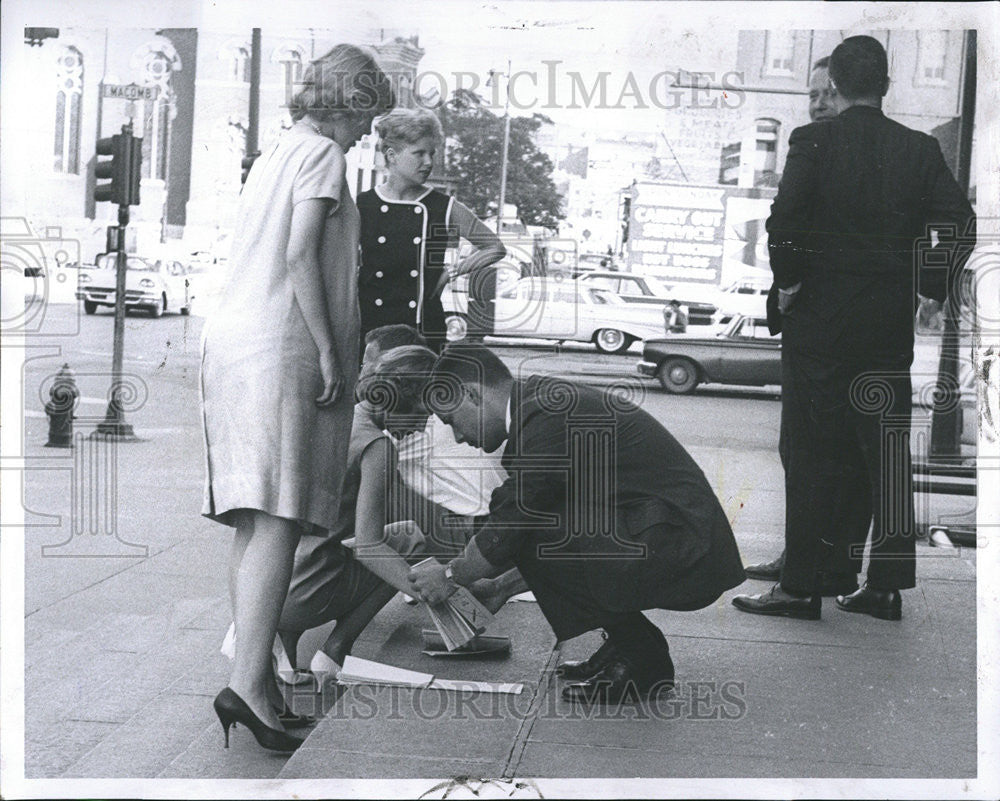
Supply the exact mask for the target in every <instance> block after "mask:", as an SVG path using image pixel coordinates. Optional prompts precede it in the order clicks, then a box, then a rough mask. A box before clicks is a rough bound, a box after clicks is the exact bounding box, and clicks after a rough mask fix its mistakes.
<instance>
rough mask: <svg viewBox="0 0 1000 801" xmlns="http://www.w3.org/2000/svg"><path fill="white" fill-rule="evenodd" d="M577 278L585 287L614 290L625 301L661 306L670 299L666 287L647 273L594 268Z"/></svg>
mask: <svg viewBox="0 0 1000 801" xmlns="http://www.w3.org/2000/svg"><path fill="white" fill-rule="evenodd" d="M577 280H578V281H580V282H581V283H583V284H584V285H585V286H587V287H591V286H593V287H596V288H598V289H607V290H608V291H609V292H614V293H615V294H616V295H618V297H620V298H621V299H622V300H624V301H625V302H626V303H651V304H653V305H654V306H657V307H661V308H662V307H663V306H665V305H666V304H667V303H669V302H670V300H671V297H670V294H669V293H668V292H667V288H666V287H665V286H664V285H663V284H662V283H660V281H659V280H657V279H656V278H653V277H652V276H648V275H637V274H636V273H619V272H613V271H610V270H594V271H593V272H589V273H583V274H582V275H581V276H580V277H579V278H578V279H577Z"/></svg>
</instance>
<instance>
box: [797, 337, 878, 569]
mask: <svg viewBox="0 0 1000 801" xmlns="http://www.w3.org/2000/svg"><path fill="white" fill-rule="evenodd" d="M787 354H788V349H787V348H786V349H785V350H783V351H782V354H781V359H782V386H781V428H780V433H779V434H778V456H779V457H780V458H781V467H782V469H783V470H784V471H785V472H786V473H787V471H788V448H789V442H788V439H789V428H790V426H789V425H788V421H789V419H790V418H791V417H792V416H793V414H794V405H795V389H796V386H795V379H794V376H793V375H792V374H791V371H790V370H789V369H788V366H787V364H786V362H787V359H788V355H787ZM786 406H787V407H790V408H789V410H788V411H786ZM844 446H845V459H846V465H845V472H844V486H843V493H844V502H843V508H842V511H841V514H840V516H839V517H838V520H837V526H836V528H835V530H834V532H833V539H831V540H826V539H824V540H821V560H822V568H821V570H822V572H824V573H827V574H844V575H852V576H856V575H857V574H858V573H860V572H861V561H862V557H863V556H864V552H865V541H866V540H867V539H868V531H869V529H870V528H871V524H872V490H871V483H870V481H869V479H868V468H867V466H866V465H865V459H864V453H863V452H862V450H861V443H860V442H859V441H858V439H857V438H855V437H848V438H847V440H846V441H845V443H844Z"/></svg>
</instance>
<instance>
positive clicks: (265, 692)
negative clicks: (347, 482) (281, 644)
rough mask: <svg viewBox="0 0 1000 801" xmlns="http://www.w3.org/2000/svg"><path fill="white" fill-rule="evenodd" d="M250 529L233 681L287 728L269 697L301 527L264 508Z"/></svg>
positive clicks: (263, 715) (239, 577)
mask: <svg viewBox="0 0 1000 801" xmlns="http://www.w3.org/2000/svg"><path fill="white" fill-rule="evenodd" d="M244 528H245V527H243V528H241V529H238V530H237V535H236V536H237V538H238V539H239V538H243V537H246V538H247V539H248V541H247V542H246V543H245V546H244V547H243V555H242V559H241V560H240V564H239V566H238V567H237V568H236V581H235V585H236V586H235V589H236V592H235V596H236V603H235V606H234V617H235V622H236V658H235V659H234V660H233V672H232V675H231V677H230V679H229V686H230V687H231V688H232V689H233V691H235V692H236V693H237V694H238V695H239V696H240V697H241V698H242V699H243V700H244V701H246V703H247V705H248V706H249V707H250V709H251V710H253V712H254V714H255V715H257V717H259V718H260V719H261V720H262V721H264V723H266V724H267V725H268V726H270V727H271V728H274V729H282V726H281V723H280V722H279V721H278V716H277V713H276V712H275V711H274V709H273V708H272V706H271V703H270V700H269V699H270V697H271V696H272V695H273V690H272V688H273V686H274V676H273V672H272V669H271V649H272V647H273V645H274V635H275V633H276V631H277V628H278V619H279V617H280V616H281V607H282V605H283V604H284V602H285V596H286V595H287V593H288V582H289V580H290V579H291V575H292V560H293V557H294V555H295V546H296V545H297V544H298V541H299V535H300V533H301V531H300V529H299V527H298V525H296V524H295V523H294V522H292V521H290V520H284V519H282V518H278V517H274V516H272V515H269V514H266V513H264V512H254V513H253V517H252V528H251V529H250V533H249V534H247V532H246V531H245V530H244ZM236 551H237V547H236V546H235V545H234V548H233V553H234V554H235V553H236ZM269 685H270V686H269Z"/></svg>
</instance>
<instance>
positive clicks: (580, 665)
mask: <svg viewBox="0 0 1000 801" xmlns="http://www.w3.org/2000/svg"><path fill="white" fill-rule="evenodd" d="M602 635H603V637H604V642H603V643H602V645H601V647H600V648H598V649H597V650H596V651H594V653H592V654H591V655H590V657H588V658H587V659H583V660H567V661H566V662H562V663H560V664H558V665H556V675H557V676H562V677H563V678H564V679H570V680H571V681H579V680H580V679H589V678H590V677H591V676H593V675H594V674H595V673H598V672H600V670H601V669H602V668H603V667H604V666H605V665H607V664H608V662H610V661H611V660H612V659H614V658H615V657H616V656H617V650H616V649H615V646H614V643H612V642H611V640H609V639H608V635H607V634H604V633H603V632H602Z"/></svg>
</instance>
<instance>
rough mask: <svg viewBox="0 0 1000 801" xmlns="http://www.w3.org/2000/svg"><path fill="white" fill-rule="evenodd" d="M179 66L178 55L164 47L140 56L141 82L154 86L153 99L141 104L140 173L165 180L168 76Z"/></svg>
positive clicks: (170, 100)
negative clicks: (156, 91) (157, 90)
mask: <svg viewBox="0 0 1000 801" xmlns="http://www.w3.org/2000/svg"><path fill="white" fill-rule="evenodd" d="M178 69H180V59H179V58H178V57H177V54H176V53H175V52H173V51H172V49H171V50H168V49H167V48H157V47H150V48H147V50H146V52H145V54H144V56H143V59H142V72H143V76H142V85H143V86H155V87H156V88H157V89H159V94H158V95H157V97H156V99H155V100H147V101H144V102H143V104H142V123H143V126H142V176H143V178H153V179H156V180H160V181H165V180H166V179H167V160H168V157H169V154H170V120H171V117H172V115H173V112H174V108H173V105H174V104H173V100H174V97H173V91H172V90H171V87H170V76H171V75H172V74H173V73H174V71H175V70H178Z"/></svg>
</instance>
